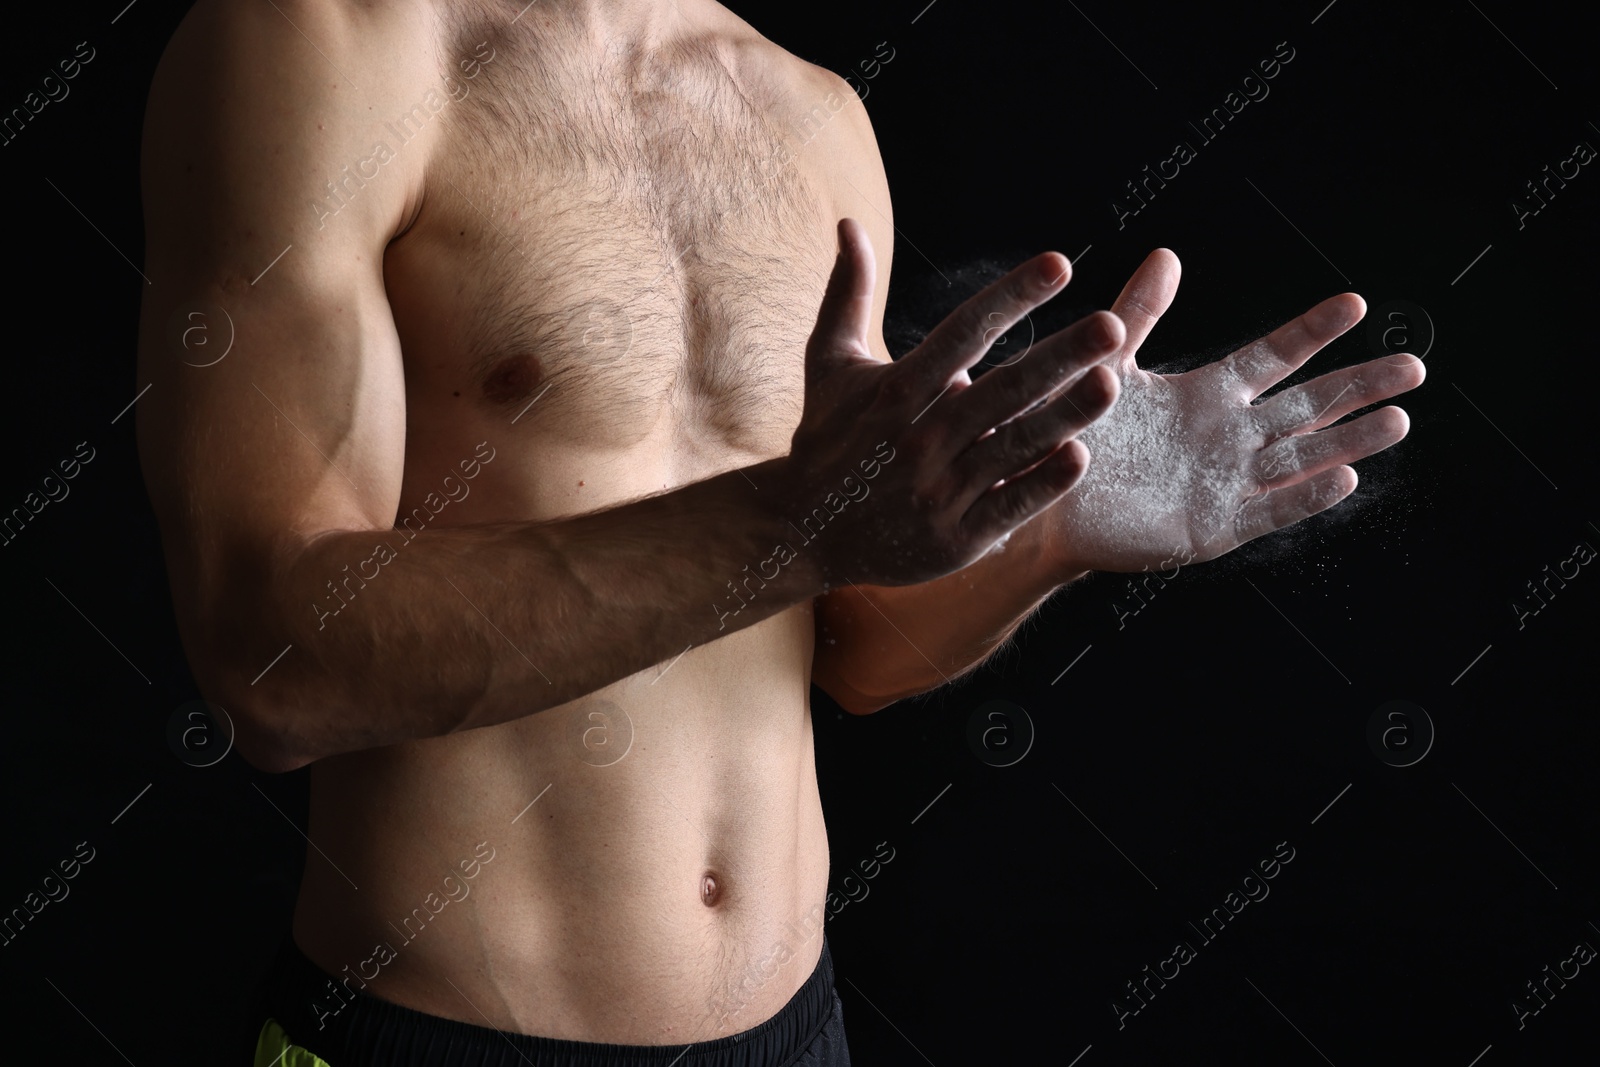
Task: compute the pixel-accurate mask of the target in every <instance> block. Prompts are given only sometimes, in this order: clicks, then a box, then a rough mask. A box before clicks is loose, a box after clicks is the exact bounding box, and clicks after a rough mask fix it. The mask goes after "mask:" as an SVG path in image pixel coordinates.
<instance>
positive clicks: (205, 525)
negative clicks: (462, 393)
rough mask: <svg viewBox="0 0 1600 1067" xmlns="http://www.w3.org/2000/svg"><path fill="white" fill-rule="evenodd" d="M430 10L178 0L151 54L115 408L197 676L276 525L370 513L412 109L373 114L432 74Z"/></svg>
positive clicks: (286, 539)
mask: <svg viewBox="0 0 1600 1067" xmlns="http://www.w3.org/2000/svg"><path fill="white" fill-rule="evenodd" d="M431 32H432V31H431V26H430V25H429V24H428V23H427V22H426V21H425V19H423V18H422V17H421V15H420V13H419V12H418V11H416V10H413V8H412V6H411V5H406V4H396V5H390V10H388V11H385V12H382V13H378V12H376V11H368V10H361V9H360V8H359V7H358V5H355V4H353V3H350V4H347V3H343V2H339V0H297V2H292V0H277V2H276V3H274V4H254V3H252V4H237V3H225V2H222V0H215V2H213V0H201V2H200V3H199V4H197V5H196V7H195V8H194V9H193V10H192V11H191V12H190V14H189V16H188V17H187V18H186V19H185V20H184V22H183V24H182V26H181V27H180V28H179V30H178V32H177V34H176V35H175V36H174V38H173V40H172V42H171V44H170V45H169V46H168V49H167V51H166V54H165V55H164V57H163V59H162V61H161V64H160V67H159V68H158V70H157V73H156V77H155V81H154V83H153V85H152V88H151V92H150V98H149V105H148V110H147V113H146V120H145V133H144V146H143V159H142V185H143V196H144V209H145V230H146V271H145V272H146V274H147V275H148V276H149V278H150V279H151V282H152V284H150V285H149V286H147V287H146V289H145V292H144V303H143V307H142V310H141V321H140V331H139V361H138V366H139V381H140V384H141V387H144V388H146V389H147V391H146V392H144V393H143V394H142V395H141V398H140V399H139V402H138V405H137V408H136V413H137V414H136V418H137V426H138V443H139V456H140V463H141V467H142V469H143V472H144V477H145V483H146V487H147V489H148V492H149V494H150V498H151V502H152V505H153V507H154V510H155V513H156V517H157V520H158V521H159V524H160V527H161V534H162V542H163V546H164V549H165V554H166V559H167V566H168V572H169V576H170V579H171V583H172V590H173V599H174V605H175V609H176V613H177V619H178V623H179V629H180V632H181V633H182V635H183V639H184V643H185V646H186V648H187V649H188V651H189V653H190V660H191V664H192V666H193V668H194V671H195V675H196V678H197V680H198V681H199V682H200V683H201V686H202V688H203V689H207V690H217V689H220V690H221V692H222V693H230V692H233V691H234V690H233V685H232V682H231V681H224V680H223V677H222V676H223V675H224V674H228V675H230V676H231V674H232V673H233V672H232V671H228V670H226V668H225V666H224V665H223V663H222V662H221V661H222V659H223V658H224V657H225V656H226V655H227V654H229V652H230V651H231V649H230V647H229V646H230V645H231V644H235V643H236V642H230V641H229V637H230V635H236V634H238V633H239V632H240V631H241V630H242V629H244V628H246V627H248V625H249V623H250V622H251V621H252V618H251V617H252V615H253V613H254V611H255V610H256V609H258V608H260V607H261V606H262V605H263V604H264V603H265V601H264V600H263V599H262V598H263V597H266V596H270V593H269V589H270V586H271V584H272V578H273V575H274V572H275V569H276V567H277V566H278V564H279V563H280V562H281V560H282V559H283V558H284V557H285V555H286V554H287V553H289V552H290V551H292V548H293V546H294V545H295V544H297V543H303V542H304V541H305V540H308V539H310V538H313V537H314V536H315V535H316V534H318V533H320V532H326V531H331V530H337V529H359V528H379V527H387V526H390V525H392V523H393V520H394V514H395V511H396V508H397V506H398V501H399V493H400V483H401V475H402V465H403V458H404V444H405V406H404V400H405V393H404V376H403V370H402V364H401V357H400V345H399V341H398V338H397V335H396V331H395V326H394V322H393V319H392V317H391V314H390V310H389V305H388V302H387V299H386V297H385V295H384V285H383V252H384V248H385V246H386V245H387V244H388V242H389V241H390V240H391V239H392V238H393V237H394V236H395V235H396V234H397V233H398V232H400V230H402V229H403V227H404V225H405V221H406V219H407V218H408V217H410V214H411V213H412V212H414V210H415V206H416V204H417V202H418V195H419V192H420V174H421V165H422V163H423V161H424V158H425V154H426V151H427V147H428V144H427V140H426V134H427V133H428V131H427V130H426V129H425V130H424V132H423V135H422V136H418V137H417V138H416V139H415V140H414V141H413V142H412V143H411V144H408V145H406V146H404V147H403V148H400V149H399V151H398V152H396V151H395V149H396V147H397V146H396V145H395V144H393V143H387V144H386V142H393V141H394V140H395V138H394V137H393V136H392V135H390V134H386V133H385V132H384V131H383V129H382V126H383V122H382V120H381V119H380V116H382V117H383V118H393V117H394V114H395V112H396V110H397V109H396V108H395V105H396V104H397V103H400V102H409V100H410V97H412V96H416V95H420V94H421V92H423V91H424V90H425V89H426V88H427V86H428V85H429V84H430V82H429V81H428V79H429V78H430V76H432V77H436V75H434V74H433V70H432V67H433V59H432V56H433V49H432V44H431ZM379 145H383V146H384V148H385V149H386V151H387V154H388V156H389V157H390V158H388V159H383V158H382V153H380V152H378V146H379ZM351 175H354V179H352V178H351V177H350V176H351ZM331 182H341V183H342V184H343V188H342V190H340V195H341V199H338V200H336V199H334V198H333V197H332V196H330V192H332V191H333V190H331V189H330V186H329V183H331ZM145 383H148V385H147V386H146V385H145ZM254 621H257V622H258V623H259V619H257V620H254Z"/></svg>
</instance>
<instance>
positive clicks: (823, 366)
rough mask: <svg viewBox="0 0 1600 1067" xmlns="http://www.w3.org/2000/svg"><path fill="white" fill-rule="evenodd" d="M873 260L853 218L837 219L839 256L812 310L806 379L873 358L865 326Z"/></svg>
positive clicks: (863, 233) (868, 316) (869, 315)
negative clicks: (817, 306)
mask: <svg viewBox="0 0 1600 1067" xmlns="http://www.w3.org/2000/svg"><path fill="white" fill-rule="evenodd" d="M874 276H875V264H874V262H873V258H872V242H871V241H870V240H868V238H867V231H866V229H865V228H864V227H863V226H862V225H861V223H859V222H857V221H856V220H855V219H840V220H839V257H838V258H837V259H836V260H834V263H833V274H832V275H830V276H829V278H828V288H827V291H826V292H825V293H824V294H823V296H822V308H821V310H820V311H818V312H817V324H816V326H815V327H814V328H813V329H812V331H811V339H810V340H809V341H807V342H806V379H807V381H808V382H811V381H814V380H815V379H817V378H818V377H819V376H821V375H823V374H825V373H827V372H829V371H831V370H834V369H836V368H838V367H841V366H847V365H849V364H851V363H858V362H860V361H861V360H863V359H865V360H870V359H872V350H871V349H869V348H868V347H867V329H868V326H869V324H870V323H871V321H872V289H873V281H874Z"/></svg>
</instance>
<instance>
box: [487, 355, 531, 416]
mask: <svg viewBox="0 0 1600 1067" xmlns="http://www.w3.org/2000/svg"><path fill="white" fill-rule="evenodd" d="M540 377H541V375H540V373H539V361H538V360H537V359H535V358H534V357H533V356H527V355H523V356H510V357H508V358H506V359H502V360H501V361H500V362H499V363H496V364H495V365H494V368H493V369H492V370H490V371H489V373H488V375H487V376H486V377H485V378H484V379H483V395H484V397H485V398H486V399H488V400H489V401H491V402H492V403H496V404H510V403H514V402H516V401H518V400H526V399H527V398H528V397H530V396H532V395H533V392H534V389H535V388H536V387H537V386H538V384H539V378H540Z"/></svg>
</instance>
